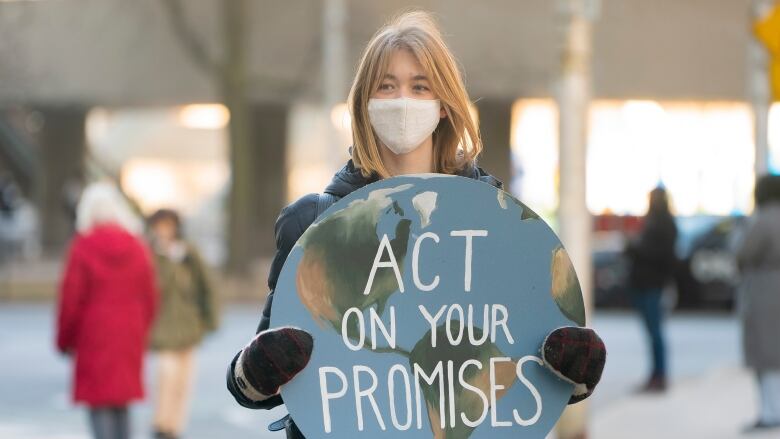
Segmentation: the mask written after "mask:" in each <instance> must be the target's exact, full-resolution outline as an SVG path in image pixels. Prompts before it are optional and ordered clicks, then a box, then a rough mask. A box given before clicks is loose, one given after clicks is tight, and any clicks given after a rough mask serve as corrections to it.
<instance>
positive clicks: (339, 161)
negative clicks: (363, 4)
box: [322, 0, 351, 170]
mask: <svg viewBox="0 0 780 439" xmlns="http://www.w3.org/2000/svg"><path fill="white" fill-rule="evenodd" d="M347 18H348V5H347V1H346V0H325V1H324V2H323V10H322V107H323V108H322V111H323V118H324V120H325V121H326V122H327V123H326V124H325V126H326V127H327V128H326V129H327V150H328V153H327V157H329V161H330V167H331V168H332V169H333V170H336V169H339V168H340V167H341V166H342V165H343V164H344V163H343V157H344V156H345V151H344V150H345V149H346V147H347V146H348V145H344V144H343V141H342V136H340V135H339V132H338V129H337V127H336V126H334V125H333V124H332V123H330V120H331V112H332V111H333V108H334V107H335V106H336V105H337V104H340V103H342V102H345V101H346V100H347V94H348V93H349V89H348V83H349V78H348V74H347V69H348V68H350V67H351V65H350V63H348V62H347V24H348V23H347Z"/></svg>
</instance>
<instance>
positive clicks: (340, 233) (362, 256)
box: [296, 185, 411, 338]
mask: <svg viewBox="0 0 780 439" xmlns="http://www.w3.org/2000/svg"><path fill="white" fill-rule="evenodd" d="M404 186H408V187H411V185H404ZM404 186H401V187H399V188H393V189H390V190H376V191H373V192H372V193H371V194H370V195H369V197H368V198H367V199H365V200H356V201H353V202H352V203H350V204H349V205H348V206H347V207H346V208H344V209H342V210H340V211H338V212H336V213H334V214H333V215H330V216H329V217H327V218H325V219H324V220H322V221H321V222H319V223H317V224H315V225H313V226H311V227H310V228H309V229H308V230H307V231H306V233H304V235H303V236H302V237H301V240H300V241H299V244H301V245H302V247H303V257H302V259H301V262H300V264H299V265H298V270H297V273H296V284H297V289H298V295H299V297H300V299H301V302H302V303H303V304H304V306H305V307H306V309H308V310H309V312H310V313H311V315H312V316H313V317H314V318H315V320H317V321H318V322H320V323H321V324H324V325H330V326H331V327H332V328H333V329H335V330H336V331H337V332H339V333H340V332H341V320H342V317H343V316H344V313H345V312H346V311H347V310H348V309H349V308H352V307H356V308H359V309H360V310H365V309H367V308H369V307H371V306H373V305H376V310H377V312H378V313H379V314H380V315H381V314H382V311H383V310H384V306H385V303H386V302H387V300H388V298H389V297H390V295H391V294H393V293H394V292H395V291H396V290H398V282H397V280H396V277H395V273H394V271H393V270H392V269H384V268H383V269H380V270H377V271H376V275H375V277H374V281H373V284H372V288H371V290H370V292H369V294H367V295H364V294H363V290H364V289H365V287H366V280H367V279H368V275H369V273H370V272H371V267H372V264H373V262H374V257H375V256H376V252H377V249H378V248H379V244H380V239H381V236H378V233H377V227H378V222H379V218H380V217H382V216H383V215H387V214H389V213H390V212H395V213H396V214H401V215H402V214H403V210H402V209H401V208H400V206H398V205H397V203H395V202H393V201H392V200H391V199H390V198H389V197H387V196H386V195H387V194H388V193H392V192H398V191H401V190H405V189H407V187H404ZM410 227H411V221H410V220H408V219H403V218H399V219H398V221H397V222H396V223H395V227H394V236H393V238H392V239H390V247H391V248H392V250H393V254H394V255H395V256H396V260H397V262H398V265H399V269H402V267H403V263H404V259H405V255H406V247H407V242H408V240H409V230H410ZM383 256H384V258H383V260H385V261H386V260H387V259H388V256H387V255H383ZM350 323H352V324H353V325H351V326H354V327H349V328H348V335H349V336H350V338H356V337H355V336H356V335H357V327H356V326H355V325H356V320H355V319H350Z"/></svg>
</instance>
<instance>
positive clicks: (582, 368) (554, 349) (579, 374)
mask: <svg viewBox="0 0 780 439" xmlns="http://www.w3.org/2000/svg"><path fill="white" fill-rule="evenodd" d="M542 360H544V364H545V366H547V368H549V369H550V370H552V371H553V373H555V374H556V375H557V376H558V377H559V378H561V379H563V380H565V381H568V382H570V383H572V384H574V386H575V387H574V392H573V394H572V396H571V398H570V399H569V404H575V403H578V402H580V401H582V400H583V399H585V398H587V397H588V396H590V395H591V394H592V393H593V390H594V389H595V388H596V384H598V382H599V380H601V373H602V372H603V371H604V364H605V363H606V362H607V348H606V346H604V342H603V341H602V340H601V337H599V336H598V334H596V332H595V331H594V330H592V329H588V328H579V327H575V326H567V327H563V328H558V329H556V330H554V331H552V332H551V333H550V334H548V335H547V337H546V338H545V339H544V343H543V344H542Z"/></svg>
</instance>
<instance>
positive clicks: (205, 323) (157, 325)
mask: <svg viewBox="0 0 780 439" xmlns="http://www.w3.org/2000/svg"><path fill="white" fill-rule="evenodd" d="M148 225H149V229H150V232H151V243H152V248H153V250H154V255H155V258H154V260H155V266H156V268H157V281H158V286H159V288H160V309H159V312H158V314H157V318H156V319H155V322H154V326H153V328H152V336H151V348H152V349H153V350H155V351H156V352H157V362H158V370H157V387H156V389H157V398H156V404H155V410H154V437H155V438H157V439H173V438H177V437H179V435H181V433H182V431H183V430H184V425H185V423H186V417H187V411H188V406H189V401H190V395H191V392H192V380H193V376H194V374H195V357H196V348H197V346H198V345H199V344H200V342H201V340H202V339H203V337H204V336H205V335H206V334H207V333H209V332H212V331H214V330H216V329H217V325H218V309H217V303H216V295H215V294H214V291H213V289H212V288H211V286H210V283H209V278H208V275H207V273H206V267H205V265H204V264H203V262H202V260H201V257H200V254H199V253H198V251H197V250H196V248H195V246H194V245H192V244H191V243H189V242H187V241H185V240H184V239H183V236H182V227H181V220H180V218H179V215H178V213H176V212H175V211H174V210H170V209H161V210H158V211H157V212H155V213H154V214H153V215H152V216H151V217H149V220H148Z"/></svg>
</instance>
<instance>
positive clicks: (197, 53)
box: [161, 0, 230, 80]
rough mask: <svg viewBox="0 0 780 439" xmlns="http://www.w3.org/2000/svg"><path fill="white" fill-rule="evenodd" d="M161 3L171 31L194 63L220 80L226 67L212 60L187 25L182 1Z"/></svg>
mask: <svg viewBox="0 0 780 439" xmlns="http://www.w3.org/2000/svg"><path fill="white" fill-rule="evenodd" d="M227 1H230V0H227ZM161 3H162V4H163V7H164V8H165V11H166V15H167V16H168V21H169V22H170V24H171V29H172V30H173V32H174V34H175V35H176V36H177V37H178V39H179V41H180V42H181V44H182V45H183V46H184V49H185V50H186V51H187V52H188V53H189V55H190V58H191V59H192V61H193V62H194V63H195V64H196V65H197V66H198V67H199V68H201V69H203V70H204V71H205V72H206V73H207V74H208V75H210V76H211V77H212V78H214V79H217V80H219V78H220V77H221V76H222V74H223V70H224V66H223V65H222V63H220V62H218V61H216V60H214V59H212V58H211V56H210V55H209V53H208V50H207V49H206V46H205V45H204V44H203V42H202V41H201V40H200V39H198V36H197V35H196V33H195V31H194V30H193V29H192V27H190V26H189V24H188V23H187V21H186V18H185V15H184V8H183V7H182V3H181V1H179V0H162V1H161Z"/></svg>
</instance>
